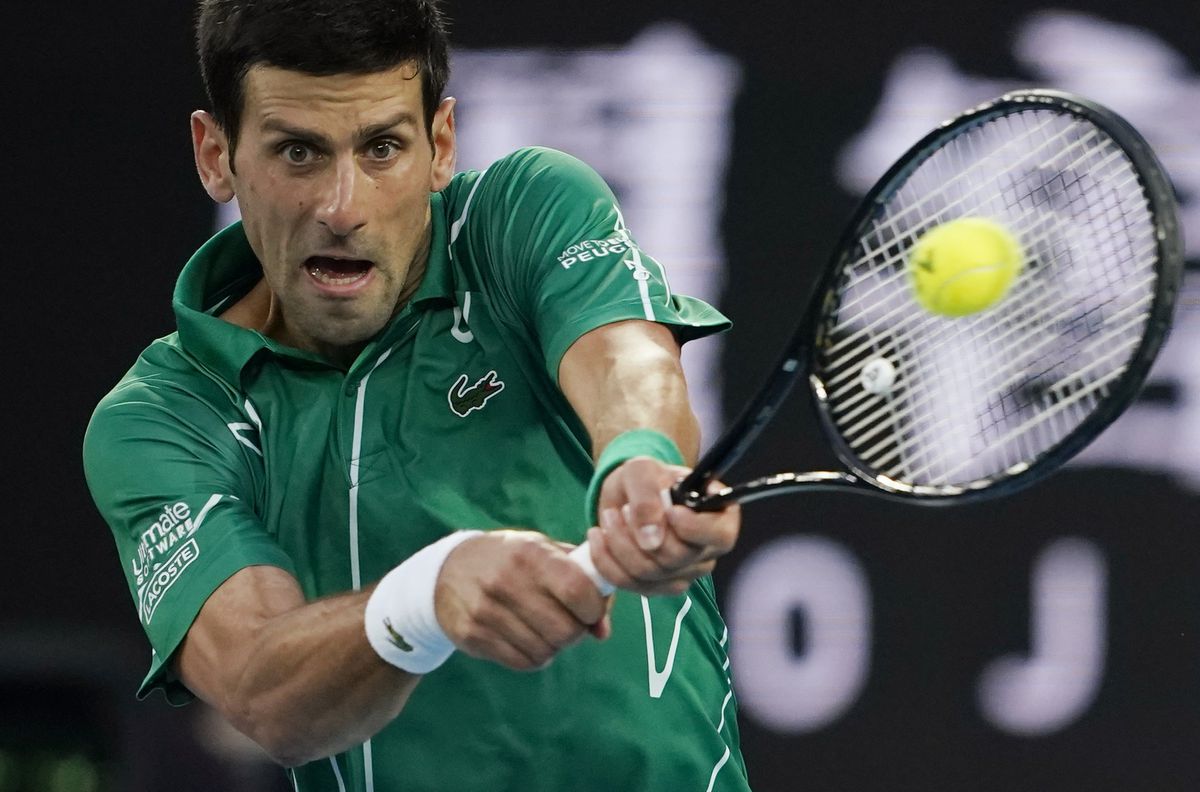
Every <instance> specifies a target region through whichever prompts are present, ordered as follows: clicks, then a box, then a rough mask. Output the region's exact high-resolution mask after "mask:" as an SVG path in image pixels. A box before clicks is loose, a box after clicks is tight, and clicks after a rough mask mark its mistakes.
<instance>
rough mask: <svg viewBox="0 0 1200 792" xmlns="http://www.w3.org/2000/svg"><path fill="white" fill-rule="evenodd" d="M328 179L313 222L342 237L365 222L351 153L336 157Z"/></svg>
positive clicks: (364, 187) (358, 175)
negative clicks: (315, 221) (348, 155)
mask: <svg viewBox="0 0 1200 792" xmlns="http://www.w3.org/2000/svg"><path fill="white" fill-rule="evenodd" d="M329 178H330V183H329V184H328V185H327V187H326V190H325V195H324V197H323V198H322V199H321V201H320V204H319V206H318V208H317V222H318V223H320V224H321V225H323V226H325V227H326V228H327V229H328V230H329V232H330V233H331V234H333V235H334V236H339V237H345V236H349V235H350V234H352V233H354V232H355V231H357V230H358V229H360V228H362V227H363V226H365V225H366V224H367V216H366V208H365V206H364V205H363V199H364V197H365V196H364V193H365V192H366V190H367V189H368V188H369V187H368V185H366V184H363V183H362V178H363V176H362V173H361V172H360V170H359V168H358V165H357V163H356V162H354V158H353V157H347V158H344V159H339V160H338V162H337V163H336V166H335V167H334V168H332V169H331V170H330V172H329Z"/></svg>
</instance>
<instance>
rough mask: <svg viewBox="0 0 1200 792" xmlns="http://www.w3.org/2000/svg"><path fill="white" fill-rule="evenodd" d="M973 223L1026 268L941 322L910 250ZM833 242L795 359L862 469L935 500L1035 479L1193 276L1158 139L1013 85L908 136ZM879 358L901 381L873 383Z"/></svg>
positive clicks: (1100, 415)
mask: <svg viewBox="0 0 1200 792" xmlns="http://www.w3.org/2000/svg"><path fill="white" fill-rule="evenodd" d="M1009 135H1012V136H1013V140H1017V141H1019V142H1016V143H1013V142H1012V141H1011V140H1009V139H1008V137H1007V136H1009ZM1006 147H1007V148H1006ZM972 172H974V173H975V174H976V175H977V176H978V178H975V177H971V176H969V174H971V173H972ZM962 174H968V175H967V176H963V175H962ZM956 178H958V179H960V180H961V181H962V183H960V184H958V186H957V187H954V188H952V185H953V184H954V183H955V182H954V180H955V179H956ZM1131 179H1132V181H1131ZM939 181H940V182H941V186H939ZM930 188H933V191H932V192H929V193H927V192H925V191H927V190H929V189H930ZM939 191H940V192H939ZM935 193H936V194H938V195H940V197H936V196H935V197H931V195H934V194H935ZM906 213H907V214H906ZM972 216H983V217H987V218H989V219H992V220H994V221H996V222H999V223H1001V224H1002V225H1004V226H1005V227H1007V228H1009V229H1010V230H1011V231H1012V232H1013V233H1014V235H1015V236H1016V237H1017V239H1018V241H1019V242H1020V244H1021V246H1022V249H1023V251H1024V253H1025V256H1024V257H1025V259H1026V261H1025V266H1024V268H1023V269H1022V271H1021V272H1020V274H1019V275H1018V276H1017V279H1016V281H1015V282H1014V284H1013V286H1012V287H1011V288H1010V290H1009V293H1008V294H1007V295H1006V296H1005V297H1004V298H1003V299H1001V300H1000V302H999V303H997V304H996V305H994V306H992V307H989V308H987V309H986V310H984V311H982V312H980V313H978V314H975V315H971V316H966V317H959V318H946V317H941V316H935V315H933V314H931V313H929V312H928V311H926V310H925V309H924V308H922V307H921V306H920V305H919V304H918V303H917V301H916V300H915V299H914V297H913V296H912V294H911V289H910V286H909V283H908V282H907V281H906V278H907V277H908V275H907V271H906V267H907V260H908V256H909V253H910V251H911V248H912V247H913V245H914V244H915V242H916V240H917V239H919V238H920V236H921V235H922V234H923V233H924V232H926V231H928V230H929V229H931V228H933V227H936V226H937V225H940V224H942V223H945V222H948V221H950V220H954V219H957V218H959V217H972ZM838 251H839V252H838V253H837V254H836V255H835V256H834V258H833V260H832V264H831V266H830V267H829V268H828V269H827V270H826V272H825V274H824V276H823V278H822V279H821V281H820V282H819V283H818V286H817V289H816V291H815V293H814V297H813V300H812V303H811V305H810V307H809V311H808V324H807V326H804V327H802V328H800V329H799V330H798V331H797V334H796V336H795V338H794V339H793V341H792V344H791V348H790V349H789V352H788V353H787V354H786V355H785V356H784V361H785V363H786V361H788V360H794V359H796V358H798V357H800V356H801V355H802V354H807V358H808V360H807V371H808V381H809V386H810V388H811V390H812V393H813V396H814V402H815V404H816V406H817V413H818V415H819V417H820V422H821V425H822V427H823V429H824V431H825V433H826V434H827V436H828V438H829V440H830V442H831V444H832V446H833V448H834V450H835V451H836V452H837V454H838V456H839V457H840V458H841V460H842V462H843V463H844V464H845V465H846V466H847V468H848V469H849V470H850V471H852V472H853V474H854V476H855V477H856V478H857V479H860V480H861V481H864V482H866V483H868V484H870V485H873V486H874V487H876V488H878V489H879V490H881V491H883V492H884V493H888V494H892V495H897V496H902V497H915V498H919V499H927V500H935V501H951V500H957V501H961V500H964V499H976V498H982V497H989V496H996V495H1002V494H1005V493H1008V492H1012V491H1014V490H1016V489H1019V488H1021V487H1023V486H1027V485H1029V484H1031V483H1033V482H1035V481H1037V480H1038V479H1040V478H1042V477H1044V476H1046V475H1048V474H1049V473H1051V472H1052V471H1053V470H1054V469H1056V468H1057V467H1059V466H1060V465H1062V464H1063V463H1064V462H1065V461H1067V460H1068V459H1070V458H1071V457H1072V456H1074V455H1075V454H1076V453H1078V452H1079V451H1080V450H1082V449H1083V448H1084V447H1085V446H1086V445H1087V444H1088V443H1089V442H1090V441H1091V440H1092V439H1094V438H1095V437H1096V436H1097V435H1098V434H1099V433H1100V432H1101V431H1103V430H1104V428H1105V427H1106V426H1108V425H1109V424H1110V423H1111V422H1112V421H1113V420H1115V419H1116V418H1117V416H1119V415H1120V414H1121V412H1122V411H1123V410H1124V409H1125V408H1126V407H1127V406H1128V405H1129V404H1130V403H1131V402H1132V401H1133V399H1134V398H1135V397H1136V395H1137V393H1138V392H1139V390H1140V388H1141V386H1142V384H1143V383H1144V382H1145V379H1146V376H1147V374H1148V372H1149V370H1150V367H1151V364H1152V363H1153V361H1154V359H1155V357H1156V355H1157V353H1158V350H1159V348H1160V347H1161V345H1162V343H1163V340H1164V339H1165V337H1166V334H1167V331H1168V328H1169V327H1170V323H1171V317H1172V314H1173V310H1174V305H1175V301H1176V296H1177V294H1178V291H1179V283H1180V279H1181V277H1182V271H1183V243H1182V239H1181V236H1180V231H1179V224H1178V219H1177V216H1176V208H1175V198H1174V193H1173V190H1172V188H1171V185H1170V182H1169V180H1168V179H1167V177H1166V175H1165V173H1164V171H1163V169H1162V167H1161V165H1160V164H1159V163H1158V161H1157V159H1156V157H1155V156H1154V154H1153V152H1152V151H1151V149H1150V147H1149V145H1148V144H1147V143H1146V141H1145V140H1144V139H1143V138H1142V137H1141V135H1140V134H1138V132H1137V131H1136V130H1134V129H1133V127H1132V126H1130V125H1129V124H1128V123H1127V122H1125V121H1124V120H1123V119H1121V118H1120V117H1119V116H1117V115H1116V114H1115V113H1113V112H1112V111H1110V110H1108V109H1107V108H1104V107H1102V106H1100V105H1098V104H1096V103H1094V102H1090V101H1088V100H1085V99H1082V98H1080V97H1077V96H1073V95H1070V94H1066V93H1062V92H1057V91H1046V90H1032V91H1018V92H1014V93H1009V94H1005V95H1004V96H1002V97H1000V98H999V99H996V100H994V101H992V102H989V103H987V104H984V105H981V106H979V107H976V108H974V109H972V110H970V111H968V112H967V113H964V114H963V115H961V116H959V117H958V118H955V119H953V120H951V121H948V122H946V123H945V124H943V125H942V126H940V127H938V128H937V129H935V130H934V131H933V132H931V133H930V134H929V135H927V136H926V137H925V138H923V139H922V140H921V141H919V142H918V143H917V144H915V145H914V146H913V147H912V148H911V149H909V151H908V152H907V153H906V154H905V155H904V156H903V157H901V158H900V159H899V160H898V161H897V162H896V164H895V165H893V166H892V168H891V169H890V170H889V171H888V172H887V173H886V174H885V175H884V176H883V177H882V178H881V179H880V180H879V182H878V183H877V184H876V186H875V187H874V188H873V189H872V190H871V192H870V193H869V194H868V195H867V196H866V197H865V198H864V199H863V201H862V202H861V204H860V205H859V208H858V209H857V211H856V213H855V215H854V218H853V220H852V222H851V223H850V224H849V225H848V227H847V230H846V232H845V234H844V235H843V237H842V240H841V243H840V244H839V246H838ZM1089 281H1091V283H1090V284H1089ZM1047 295H1049V296H1047ZM1109 325H1111V327H1109ZM1103 333H1107V335H1104V334H1103ZM875 360H883V361H885V363H886V364H887V366H885V367H884V372H883V373H884V375H885V376H883V379H884V380H886V379H887V375H888V374H889V372H888V371H887V370H886V369H887V367H888V366H890V367H891V369H892V370H891V372H890V376H891V378H892V380H893V384H892V385H891V387H890V388H883V389H882V390H880V388H879V385H880V383H879V381H878V380H874V381H872V380H869V379H867V378H864V375H863V370H864V369H865V368H867V367H868V364H871V365H875V364H873V361H875ZM781 365H783V364H781ZM876 374H878V371H877V372H876ZM998 386H999V387H998ZM868 388H872V389H873V390H880V392H879V393H876V392H873V390H868ZM872 402H874V403H872ZM947 449H949V450H947Z"/></svg>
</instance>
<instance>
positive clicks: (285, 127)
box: [262, 110, 417, 148]
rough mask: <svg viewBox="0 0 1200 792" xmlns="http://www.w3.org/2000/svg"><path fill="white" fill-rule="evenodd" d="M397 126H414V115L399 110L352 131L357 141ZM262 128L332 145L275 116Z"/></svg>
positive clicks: (310, 132) (318, 134)
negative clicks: (381, 120) (386, 117)
mask: <svg viewBox="0 0 1200 792" xmlns="http://www.w3.org/2000/svg"><path fill="white" fill-rule="evenodd" d="M398 126H409V127H416V126H417V119H416V116H414V115H413V114H412V113H410V112H408V111H407V110H404V111H401V112H399V113H397V114H396V115H394V116H392V117H391V118H389V119H387V120H385V121H383V122H381V123H378V124H371V125H370V126H365V127H359V128H358V129H356V130H355V132H354V135H355V139H356V140H359V141H367V140H371V139H372V138H376V137H378V136H380V135H382V134H383V133H384V132H387V131H388V130H390V129H394V128H395V127H398ZM262 130H263V131H264V132H280V133H282V134H284V135H287V136H288V137H293V138H296V139H297V140H303V141H307V142H310V143H316V144H317V145H319V146H322V147H325V148H330V147H331V146H332V141H330V139H329V138H328V137H326V136H325V135H322V134H321V133H319V132H314V131H312V130H309V129H302V128H300V127H295V126H292V125H291V124H289V123H287V122H286V121H282V120H279V119H276V118H268V119H267V120H266V121H264V122H263V125H262Z"/></svg>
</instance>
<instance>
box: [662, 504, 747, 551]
mask: <svg viewBox="0 0 1200 792" xmlns="http://www.w3.org/2000/svg"><path fill="white" fill-rule="evenodd" d="M666 523H667V525H668V526H669V527H670V533H671V534H672V535H673V536H675V537H676V538H678V540H679V541H680V542H682V543H683V544H685V545H687V546H689V547H692V548H695V549H697V550H698V556H697V557H699V558H705V559H708V558H718V557H720V556H722V555H725V554H726V553H728V552H729V551H730V550H732V549H733V546H734V544H735V543H736V542H737V538H738V533H739V532H740V530H741V523H742V515H741V507H739V506H738V505H737V504H732V505H730V506H727V507H726V508H725V509H724V510H722V511H719V512H695V511H692V510H691V509H689V508H687V507H686V506H673V507H671V509H670V510H669V511H668V512H667V514H666Z"/></svg>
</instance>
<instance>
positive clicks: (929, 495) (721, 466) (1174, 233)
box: [672, 89, 1184, 511]
mask: <svg viewBox="0 0 1200 792" xmlns="http://www.w3.org/2000/svg"><path fill="white" fill-rule="evenodd" d="M1038 106H1041V107H1045V108H1047V109H1055V110H1065V111H1066V112H1068V113H1071V114H1073V115H1076V116H1079V117H1081V118H1084V119H1086V120H1087V121H1089V122H1091V123H1092V124H1094V125H1095V126H1096V127H1097V128H1099V129H1100V130H1102V131H1103V132H1104V133H1105V134H1107V135H1108V136H1109V137H1111V138H1112V139H1113V141H1114V142H1116V144H1117V145H1118V146H1120V147H1121V149H1122V150H1123V151H1124V152H1125V154H1126V155H1127V156H1128V157H1129V159H1130V160H1131V161H1132V163H1133V165H1134V169H1135V170H1136V172H1137V175H1138V177H1139V181H1140V183H1141V185H1142V188H1143V190H1144V192H1145V195H1146V197H1147V200H1148V202H1149V205H1150V211H1151V215H1152V218H1153V221H1154V227H1155V241H1156V245H1157V251H1158V278H1157V280H1156V283H1155V295H1154V302H1153V304H1152V306H1151V308H1150V311H1149V314H1148V318H1147V324H1146V328H1145V331H1144V332H1143V334H1142V338H1141V341H1140V343H1139V344H1138V347H1137V349H1136V350H1135V351H1134V353H1133V355H1132V357H1131V358H1130V362H1129V364H1128V366H1127V367H1126V369H1125V371H1124V372H1123V373H1122V374H1121V376H1120V377H1119V379H1118V380H1117V381H1116V382H1115V383H1114V384H1113V386H1112V387H1113V390H1112V392H1110V394H1109V395H1108V396H1107V397H1106V398H1105V399H1104V401H1103V402H1102V403H1101V404H1100V405H1099V406H1098V407H1097V409H1096V410H1094V411H1093V412H1092V413H1091V414H1089V415H1088V416H1087V418H1085V419H1084V420H1083V422H1082V423H1081V424H1080V425H1079V426H1077V427H1076V428H1075V429H1074V430H1073V431H1071V432H1070V433H1069V434H1068V435H1067V436H1066V437H1065V438H1063V440H1061V441H1060V442H1059V443H1057V444H1056V445H1054V446H1052V447H1051V448H1050V449H1049V450H1048V451H1046V452H1045V453H1043V454H1042V455H1041V456H1039V457H1038V458H1037V459H1035V460H1033V461H1032V462H1028V463H1020V464H1018V465H1015V466H1013V467H1010V468H1008V469H1007V470H1005V471H1003V472H1002V473H1001V474H999V475H994V476H990V477H985V478H981V479H979V480H977V481H974V482H971V483H970V484H968V485H965V486H963V485H942V486H924V485H912V484H908V483H905V482H901V481H897V480H894V479H892V478H889V477H887V476H885V475H882V474H880V473H877V472H876V471H873V470H872V469H871V468H870V467H869V466H867V465H866V464H865V463H863V462H862V461H861V460H860V459H859V458H858V456H857V455H856V454H855V453H854V451H853V450H852V449H851V448H850V446H849V444H848V443H847V442H846V440H845V439H844V438H843V437H842V435H841V433H840V432H839V431H838V430H837V429H836V427H835V425H834V421H833V416H832V413H831V410H830V407H829V402H828V399H827V396H826V388H825V384H824V383H823V382H822V381H821V379H820V378H819V377H818V376H817V375H815V374H813V373H812V371H813V368H814V367H813V365H812V357H813V354H814V352H815V351H816V350H818V349H820V348H821V344H822V343H824V341H825V338H824V337H823V329H824V323H825V319H826V317H827V316H828V315H829V314H830V313H832V310H833V308H834V307H835V306H834V305H831V304H830V302H831V301H832V302H834V303H836V301H837V299H838V298H837V284H838V280H839V279H840V277H841V275H842V271H843V268H844V267H845V265H846V264H847V259H848V258H849V257H850V256H851V255H852V253H853V252H854V251H855V250H856V248H857V246H858V242H859V240H860V239H861V238H862V234H863V232H864V229H865V228H866V227H867V226H868V225H869V224H870V223H871V222H872V220H874V219H875V218H876V217H877V215H878V213H879V211H880V210H881V209H882V207H883V206H884V205H885V204H886V203H887V201H888V200H889V199H890V198H891V196H892V195H893V194H894V193H895V192H896V191H897V190H898V189H899V188H900V187H901V186H902V185H903V184H904V183H905V182H906V180H907V179H908V177H909V176H910V175H911V174H912V172H913V171H915V170H916V169H917V168H918V167H920V165H921V164H922V163H924V162H925V161H926V160H927V159H928V158H929V157H931V156H932V155H933V154H934V153H935V152H937V151H938V150H939V149H940V148H941V147H942V146H943V145H944V144H945V143H947V142H948V141H950V140H952V139H953V138H955V137H958V136H959V135H960V134H962V133H963V132H964V131H965V130H969V129H970V128H972V127H974V126H979V125H982V124H985V123H988V122H990V121H991V120H993V119H995V118H999V117H1002V116H1005V115H1011V114H1013V113H1018V112H1022V111H1026V110H1029V109H1030V108H1031V107H1033V108H1037V107H1038ZM852 218H853V219H852V221H851V222H850V223H849V224H847V226H846V229H845V231H844V232H843V234H842V236H841V239H840V241H839V244H838V247H837V248H836V250H837V253H836V255H835V256H834V257H833V259H832V261H831V266H829V267H826V269H825V271H824V273H823V274H822V276H821V278H820V279H819V280H818V281H817V284H816V287H815V289H814V290H813V292H812V296H811V298H810V300H809V303H808V310H807V313H806V314H805V317H804V318H803V319H802V321H801V322H800V324H799V325H798V327H797V328H796V330H795V331H794V333H793V335H792V337H791V340H790V341H789V342H788V344H787V346H786V347H785V349H784V352H783V354H782V356H781V357H780V359H779V362H778V363H777V364H776V365H775V367H774V368H773V369H772V371H771V373H770V374H769V376H768V378H767V380H766V382H765V383H764V384H763V386H762V387H761V388H760V389H759V391H758V393H757V394H756V395H755V396H754V398H753V399H752V400H751V401H750V403H749V404H748V405H747V406H746V408H745V409H744V410H743V411H742V413H741V414H740V415H739V417H738V418H737V420H736V421H735V422H734V423H733V425H732V426H730V427H729V428H728V429H727V430H726V431H725V433H724V434H723V435H722V436H721V437H720V438H719V439H718V440H717V441H716V442H715V443H714V444H713V446H712V447H711V448H710V449H709V450H708V451H707V452H706V453H705V454H704V455H703V457H701V459H700V461H699V462H698V463H697V464H696V466H695V468H694V469H693V471H692V473H691V474H690V475H688V476H687V477H686V478H684V479H683V480H682V481H681V482H679V484H678V485H676V487H675V488H674V490H673V491H672V498H673V499H674V501H675V502H676V503H681V504H684V505H686V506H689V507H691V508H693V509H696V510H698V511H712V510H718V509H721V508H723V507H724V506H725V505H727V504H729V503H731V502H735V501H736V502H748V501H752V500H755V499H758V498H763V497H767V496H772V495H778V494H784V493H786V492H791V491H794V490H808V491H813V490H817V489H840V490H850V491H857V492H862V493H867V494H875V495H883V496H885V497H894V498H897V499H900V500H905V501H909V502H911V501H913V500H914V499H915V500H918V501H922V502H926V503H930V504H949V503H962V502H967V501H976V500H983V499H985V498H992V497H998V496H1002V495H1006V494H1011V493H1013V492H1015V491H1017V490H1019V489H1023V488H1024V487H1027V486H1029V485H1031V484H1033V483H1034V482H1036V481H1038V480H1040V479H1042V478H1044V477H1045V476H1047V475H1049V474H1050V473H1051V472H1053V471H1054V470H1056V469H1057V468H1058V467H1060V466H1061V465H1062V464H1063V463H1065V462H1066V461H1067V460H1069V459H1070V458H1071V457H1073V456H1074V455H1075V454H1077V453H1079V452H1080V451H1081V450H1083V448H1084V447H1085V446H1087V445H1088V443H1090V442H1091V441H1092V440H1094V439H1095V438H1096V436H1097V435H1099V434H1100V433H1101V432H1102V431H1104V429H1105V428H1106V427H1107V426H1108V425H1109V424H1111V423H1112V422H1113V421H1114V420H1116V418H1117V417H1118V416H1119V415H1120V414H1121V413H1122V412H1123V411H1124V410H1125V408H1126V407H1127V406H1128V405H1129V404H1130V403H1131V402H1132V401H1133V400H1134V398H1136V396H1137V394H1138V392H1139V391H1140V390H1141V387H1142V385H1143V384H1144V382H1145V379H1146V376H1147V374H1148V373H1149V371H1150V367H1151V365H1152V364H1153V362H1154V359H1155V357H1156V356H1157V354H1158V350H1159V349H1160V348H1161V346H1162V343H1163V341H1164V340H1165V338H1166V336H1167V333H1168V331H1169V329H1170V326H1171V317H1172V315H1173V313H1174V307H1175V302H1176V299H1177V297H1178V293H1179V288H1180V280H1181V278H1182V273H1183V266H1184V250H1183V240H1182V236H1181V233H1180V227H1179V220H1178V216H1177V210H1176V201H1175V193H1174V190H1173V189H1172V186H1171V183H1170V180H1169V179H1168V178H1167V176H1166V173H1165V171H1164V170H1163V167H1162V165H1161V164H1160V163H1159V161H1158V158H1157V157H1156V156H1155V154H1154V152H1153V151H1152V150H1151V148H1150V146H1149V144H1148V143H1147V142H1146V140H1145V139H1144V138H1143V137H1142V136H1141V134H1140V133H1138V131H1137V130H1136V129H1134V128H1133V127H1132V126H1131V125H1130V124H1129V123H1128V122H1126V121H1125V120H1124V119H1123V118H1121V117H1120V116H1118V115H1117V114H1116V113H1113V112H1112V111H1111V110H1109V109H1107V108H1105V107H1103V106H1102V105H1099V104H1096V103H1095V102H1091V101H1089V100H1087V99H1084V98H1082V97H1079V96H1075V95H1073V94H1069V93H1065V92H1062V91H1053V90H1045V89H1035V90H1022V91H1014V92H1011V93H1007V94H1004V95H1003V96H1001V97H999V98H997V99H994V100H992V101H990V102H986V103H984V104H981V105H978V106H977V107H974V108H972V109H971V110H968V111H966V112H965V113H963V114H961V115H959V116H957V117H956V118H953V119H951V120H949V121H946V122H944V123H943V124H941V125H940V126H938V127H937V128H936V129H934V130H933V131H931V132H930V133H929V134H927V135H926V136H925V137H923V138H922V139H921V140H920V141H918V142H917V143H916V144H914V145H913V146H912V147H911V148H909V149H908V151H907V152H905V154H904V155H903V156H902V157H900V158H899V159H898V160H897V161H896V162H895V164H893V165H892V167H891V168H889V169H888V171H887V172H886V173H885V174H884V176H883V177H882V178H880V179H879V181H878V182H876V184H875V186H874V187H872V189H871V191H870V192H868V193H867V195H866V196H865V197H864V198H863V199H862V201H861V202H860V203H859V205H858V207H857V208H856V209H855V211H854V214H853V215H852ZM801 374H805V375H806V377H807V379H808V381H809V387H810V390H811V392H812V395H813V403H814V405H815V409H816V412H817V415H818V418H819V421H820V423H821V428H822V430H823V431H824V432H825V435H826V437H827V438H828V440H829V441H830V444H831V446H832V447H833V450H834V451H835V453H836V454H837V456H838V458H839V459H840V460H841V461H842V463H843V464H845V465H846V467H847V469H848V470H847V471H813V472H807V473H777V474H774V475H771V476H765V477H762V478H759V479H755V480H753V481H749V482H746V483H744V484H738V485H735V486H733V487H725V488H724V489H722V490H720V491H718V492H715V493H710V494H705V493H706V491H707V489H708V483H709V482H710V481H713V480H714V479H716V478H718V477H720V476H721V475H722V474H723V473H725V472H726V471H727V470H728V469H729V468H730V467H731V466H732V465H733V464H734V463H735V462H737V460H738V459H740V458H741V456H742V455H743V454H744V453H745V452H746V450H747V449H748V448H749V446H750V445H751V443H752V442H753V441H754V439H755V438H756V437H757V436H758V435H759V433H760V432H761V431H762V430H763V428H764V427H765V426H766V425H767V424H768V423H769V422H770V420H771V419H772V417H774V415H775V413H776V412H777V411H778V410H779V408H780V406H781V405H782V403H783V402H784V401H785V400H786V398H787V396H788V394H789V393H790V392H791V390H792V388H793V387H794V386H795V384H796V381H797V380H798V379H799V377H800V375H801Z"/></svg>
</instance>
